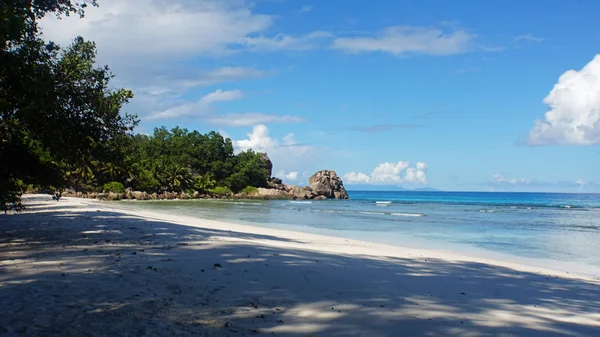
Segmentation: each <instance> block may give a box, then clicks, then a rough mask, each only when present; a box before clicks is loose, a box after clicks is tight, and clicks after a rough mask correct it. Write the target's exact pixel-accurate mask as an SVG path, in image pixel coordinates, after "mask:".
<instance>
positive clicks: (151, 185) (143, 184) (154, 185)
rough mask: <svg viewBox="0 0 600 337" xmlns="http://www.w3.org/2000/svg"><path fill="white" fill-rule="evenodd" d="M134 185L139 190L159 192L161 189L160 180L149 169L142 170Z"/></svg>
mask: <svg viewBox="0 0 600 337" xmlns="http://www.w3.org/2000/svg"><path fill="white" fill-rule="evenodd" d="M134 187H135V188H136V189H137V190H140V191H144V192H148V193H152V192H158V190H159V189H160V182H159V181H158V180H156V178H154V175H153V174H152V172H150V171H148V170H140V171H139V172H138V174H137V177H136V179H135V180H134Z"/></svg>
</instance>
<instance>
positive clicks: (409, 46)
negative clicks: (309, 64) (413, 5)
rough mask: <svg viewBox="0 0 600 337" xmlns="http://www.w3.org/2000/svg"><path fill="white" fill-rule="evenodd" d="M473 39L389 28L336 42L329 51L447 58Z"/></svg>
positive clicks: (464, 34) (434, 30) (461, 34)
mask: <svg viewBox="0 0 600 337" xmlns="http://www.w3.org/2000/svg"><path fill="white" fill-rule="evenodd" d="M473 37H474V36H473V35H471V34H470V33H468V32H466V31H464V30H453V31H450V32H444V31H443V30H442V29H439V28H433V27H416V26H392V27H387V28H385V29H384V30H383V31H381V33H379V34H378V35H377V36H375V37H347V38H337V39H335V40H334V41H333V45H332V48H334V49H340V50H345V51H348V52H351V53H361V52H387V53H391V54H394V55H401V54H429V55H451V54H459V53H463V52H466V51H467V50H468V48H469V43H470V42H471V40H472V39H473Z"/></svg>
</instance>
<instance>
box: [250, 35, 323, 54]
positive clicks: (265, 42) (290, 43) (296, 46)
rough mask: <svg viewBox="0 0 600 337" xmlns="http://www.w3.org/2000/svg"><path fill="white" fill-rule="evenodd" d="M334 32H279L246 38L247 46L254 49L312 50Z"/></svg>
mask: <svg viewBox="0 0 600 337" xmlns="http://www.w3.org/2000/svg"><path fill="white" fill-rule="evenodd" d="M332 37H333V34H331V33H329V32H324V31H315V32H311V33H308V34H306V35H302V36H290V35H286V34H277V35H275V36H273V37H267V36H258V37H247V38H245V39H244V45H245V47H246V48H248V49H249V50H252V51H278V50H294V51H302V50H310V49H315V48H317V47H318V46H320V44H321V43H323V42H324V41H328V40H330V39H331V38H332Z"/></svg>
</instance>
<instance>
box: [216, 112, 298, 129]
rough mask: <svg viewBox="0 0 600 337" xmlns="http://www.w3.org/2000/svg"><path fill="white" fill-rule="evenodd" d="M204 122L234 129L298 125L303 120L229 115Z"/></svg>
mask: <svg viewBox="0 0 600 337" xmlns="http://www.w3.org/2000/svg"><path fill="white" fill-rule="evenodd" d="M206 121H207V122H209V123H211V124H213V125H219V126H225V127H235V126H251V125H257V124H269V123H300V122H302V121H304V120H303V119H302V118H300V117H297V116H279V115H274V114H262V113H245V114H237V113H230V114H226V115H220V116H214V117H209V118H207V119H206Z"/></svg>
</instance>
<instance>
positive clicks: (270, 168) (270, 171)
mask: <svg viewBox="0 0 600 337" xmlns="http://www.w3.org/2000/svg"><path fill="white" fill-rule="evenodd" d="M259 154H260V157H261V158H262V159H263V160H264V161H265V162H267V176H266V177H265V178H266V179H267V181H268V180H270V179H271V175H272V174H273V162H272V161H271V158H269V156H268V155H267V153H266V152H261V153H259Z"/></svg>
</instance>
